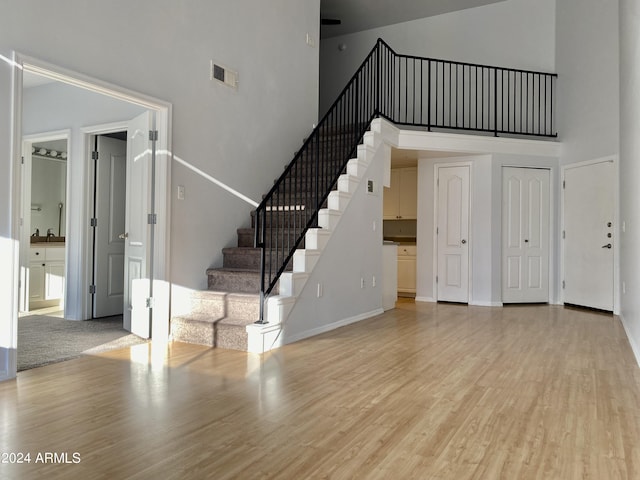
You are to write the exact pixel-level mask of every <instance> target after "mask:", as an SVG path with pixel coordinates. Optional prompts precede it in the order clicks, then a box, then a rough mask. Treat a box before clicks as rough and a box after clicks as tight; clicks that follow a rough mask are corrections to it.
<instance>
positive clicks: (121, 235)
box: [118, 232, 129, 240]
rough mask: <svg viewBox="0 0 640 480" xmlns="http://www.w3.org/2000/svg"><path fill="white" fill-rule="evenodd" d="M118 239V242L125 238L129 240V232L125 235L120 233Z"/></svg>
mask: <svg viewBox="0 0 640 480" xmlns="http://www.w3.org/2000/svg"><path fill="white" fill-rule="evenodd" d="M118 238H119V239H120V240H124V239H125V238H129V232H127V233H121V234H120V235H118Z"/></svg>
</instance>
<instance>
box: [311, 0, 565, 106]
mask: <svg viewBox="0 0 640 480" xmlns="http://www.w3.org/2000/svg"><path fill="white" fill-rule="evenodd" d="M555 3H556V2H555V0H509V1H507V2H499V3H495V4H491V5H485V6H482V7H476V8H471V9H467V10H462V11H459V12H454V13H448V14H445V15H439V16H436V17H430V18H425V19H421V20H414V21H411V22H405V23H399V24H396V25H390V26H387V27H381V28H376V29H372V30H367V31H364V32H358V33H354V34H350V35H343V36H339V37H332V38H328V39H323V40H322V42H321V47H320V85H321V94H320V99H321V102H320V111H321V112H324V111H325V110H326V109H327V108H328V107H329V106H330V105H331V104H332V103H333V101H334V100H335V98H336V96H337V95H338V93H340V91H341V89H342V88H343V87H344V85H345V84H346V81H347V80H348V79H349V78H350V77H351V76H352V75H353V74H354V73H355V71H356V69H357V68H358V66H359V65H360V63H361V62H362V61H363V60H364V58H365V57H366V55H367V54H368V53H369V51H370V50H371V49H372V48H373V46H374V45H375V42H376V40H377V39H378V38H382V39H383V40H384V41H385V42H387V43H388V44H389V46H390V47H391V48H393V49H394V50H395V51H396V52H397V53H398V54H404V55H416V56H421V57H430V58H440V59H444V60H455V61H460V62H470V63H481V64H485V65H494V66H504V67H513V68H521V69H529V70H540V71H546V72H553V71H554V70H555ZM340 44H344V45H346V47H347V48H346V50H344V51H340V50H338V45H340Z"/></svg>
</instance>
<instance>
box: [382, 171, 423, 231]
mask: <svg viewBox="0 0 640 480" xmlns="http://www.w3.org/2000/svg"><path fill="white" fill-rule="evenodd" d="M382 215H383V218H384V220H415V219H417V218H418V168H417V167H405V168H392V169H391V185H390V187H389V188H386V187H385V189H384V198H383V208H382Z"/></svg>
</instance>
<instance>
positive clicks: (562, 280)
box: [562, 280, 564, 288]
mask: <svg viewBox="0 0 640 480" xmlns="http://www.w3.org/2000/svg"><path fill="white" fill-rule="evenodd" d="M562 288H564V280H562Z"/></svg>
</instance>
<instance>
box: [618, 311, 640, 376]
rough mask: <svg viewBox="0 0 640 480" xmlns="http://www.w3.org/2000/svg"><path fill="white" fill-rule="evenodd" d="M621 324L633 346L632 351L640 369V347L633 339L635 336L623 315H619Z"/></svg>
mask: <svg viewBox="0 0 640 480" xmlns="http://www.w3.org/2000/svg"><path fill="white" fill-rule="evenodd" d="M619 318H620V322H621V323H622V327H623V328H624V333H625V334H626V335H627V340H628V341H629V345H631V350H632V351H633V356H634V357H635V358H636V363H637V365H638V366H639V367H640V347H639V346H638V344H637V343H636V342H635V340H634V339H633V335H631V333H630V331H629V326H628V325H627V322H626V321H625V319H624V316H623V315H622V314H620V315H619Z"/></svg>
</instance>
